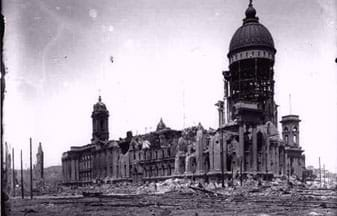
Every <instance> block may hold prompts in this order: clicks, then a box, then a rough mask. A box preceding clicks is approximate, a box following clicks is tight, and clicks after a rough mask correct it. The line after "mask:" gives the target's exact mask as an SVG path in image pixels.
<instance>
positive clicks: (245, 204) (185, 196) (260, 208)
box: [10, 190, 337, 216]
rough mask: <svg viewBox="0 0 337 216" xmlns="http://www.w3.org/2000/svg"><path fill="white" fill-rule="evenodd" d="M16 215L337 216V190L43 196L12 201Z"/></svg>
mask: <svg viewBox="0 0 337 216" xmlns="http://www.w3.org/2000/svg"><path fill="white" fill-rule="evenodd" d="M10 204H11V214H10V215H13V216H23V215H32V216H44V215H50V216H58V215H60V216H61V215H62V216H65V215H67V216H77V215H78V216H79V215H87V216H89V215H94V216H115V215H116V216H117V215H121V216H122V215H123V216H124V215H151V216H152V215H156V216H158V215H161V216H168V215H172V216H173V215H192V216H196V215H198V216H206V215H259V216H268V215H292V216H293V215H310V216H315V215H316V216H317V215H331V216H335V215H337V196H336V191H319V190H316V191H313V190H301V191H298V192H297V193H295V194H294V193H292V194H284V195H282V196H280V195H277V196H273V195H268V196H265V195H261V194H254V193H252V194H249V195H243V194H236V195H232V196H228V195H221V194H208V193H204V192H201V191H194V192H193V191H191V192H169V193H164V194H138V195H136V194H135V195H107V196H100V197H83V196H81V195H78V196H68V197H58V196H54V197H52V196H49V197H47V196H44V197H42V196H40V197H35V198H34V199H33V200H30V199H25V200H21V199H20V198H14V199H11V201H10Z"/></svg>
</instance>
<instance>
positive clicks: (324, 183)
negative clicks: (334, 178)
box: [323, 164, 326, 188]
mask: <svg viewBox="0 0 337 216" xmlns="http://www.w3.org/2000/svg"><path fill="white" fill-rule="evenodd" d="M325 185H326V182H325V164H323V187H324V188H325Z"/></svg>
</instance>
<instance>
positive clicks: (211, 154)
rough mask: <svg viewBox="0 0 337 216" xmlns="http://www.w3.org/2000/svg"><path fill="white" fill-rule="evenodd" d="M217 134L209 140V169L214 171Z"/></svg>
mask: <svg viewBox="0 0 337 216" xmlns="http://www.w3.org/2000/svg"><path fill="white" fill-rule="evenodd" d="M214 138H215V136H212V137H211V140H210V142H209V171H210V172H213V171H214V142H215V139H214Z"/></svg>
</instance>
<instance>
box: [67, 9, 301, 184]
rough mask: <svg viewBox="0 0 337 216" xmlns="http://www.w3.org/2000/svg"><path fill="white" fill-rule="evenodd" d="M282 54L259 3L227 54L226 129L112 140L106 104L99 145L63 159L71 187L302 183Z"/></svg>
mask: <svg viewBox="0 0 337 216" xmlns="http://www.w3.org/2000/svg"><path fill="white" fill-rule="evenodd" d="M275 54H276V49H275V46H274V41H273V38H272V35H271V34H270V32H269V31H268V29H267V28H266V27H265V26H264V25H262V24H261V23H260V22H259V18H258V17H257V16H256V10H255V8H254V7H253V5H252V3H250V4H249V6H248V9H247V10H246V12H245V18H244V19H243V24H242V26H241V27H239V28H238V29H237V31H236V32H235V33H234V35H233V37H232V39H231V41H230V46H229V52H228V54H227V57H228V60H229V66H228V68H229V69H228V70H227V71H224V72H222V75H223V77H224V98H223V100H220V101H218V102H217V103H216V106H217V110H218V114H219V125H218V128H217V129H216V130H212V129H209V130H206V129H204V128H203V126H202V125H201V124H199V125H198V126H195V127H190V128H186V129H183V130H174V129H171V128H169V127H167V126H166V125H165V124H164V122H163V120H162V119H161V120H160V121H159V123H158V125H157V128H156V130H155V131H152V132H149V133H146V134H142V135H136V136H134V135H133V134H132V132H127V134H126V137H125V138H123V139H119V140H109V124H108V118H109V111H108V109H107V107H106V105H105V104H104V103H103V102H102V99H101V97H99V99H98V102H97V103H96V104H95V105H94V107H93V112H92V115H91V117H92V125H93V132H92V139H91V142H90V143H89V144H87V145H84V146H79V147H77V146H73V147H71V149H70V150H69V151H67V152H65V153H63V155H62V171H63V182H64V183H65V184H78V185H81V184H90V183H92V182H97V181H104V182H111V183H113V182H118V181H129V182H139V183H142V182H149V181H158V180H164V179H167V178H195V179H204V180H207V181H220V179H221V178H222V177H224V178H226V179H230V178H233V177H235V176H237V175H242V176H246V175H248V174H251V175H253V176H261V177H263V178H272V177H281V176H289V175H292V176H297V177H298V178H299V179H301V178H302V174H303V170H304V169H305V156H304V154H303V150H302V148H301V146H300V140H299V137H300V136H299V135H300V134H299V132H300V130H299V129H300V127H299V123H300V118H299V116H298V115H287V116H283V117H282V118H281V121H280V125H281V130H282V132H281V133H280V132H279V130H278V123H279V122H278V112H277V107H278V105H277V104H276V103H275V100H274V85H275V80H274V69H273V67H274V62H275Z"/></svg>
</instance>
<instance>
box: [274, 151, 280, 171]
mask: <svg viewBox="0 0 337 216" xmlns="http://www.w3.org/2000/svg"><path fill="white" fill-rule="evenodd" d="M279 151H280V148H279V146H278V144H277V145H276V149H275V165H276V170H275V171H276V175H279V174H280V161H279V157H280V156H279V154H280V152H279Z"/></svg>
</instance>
